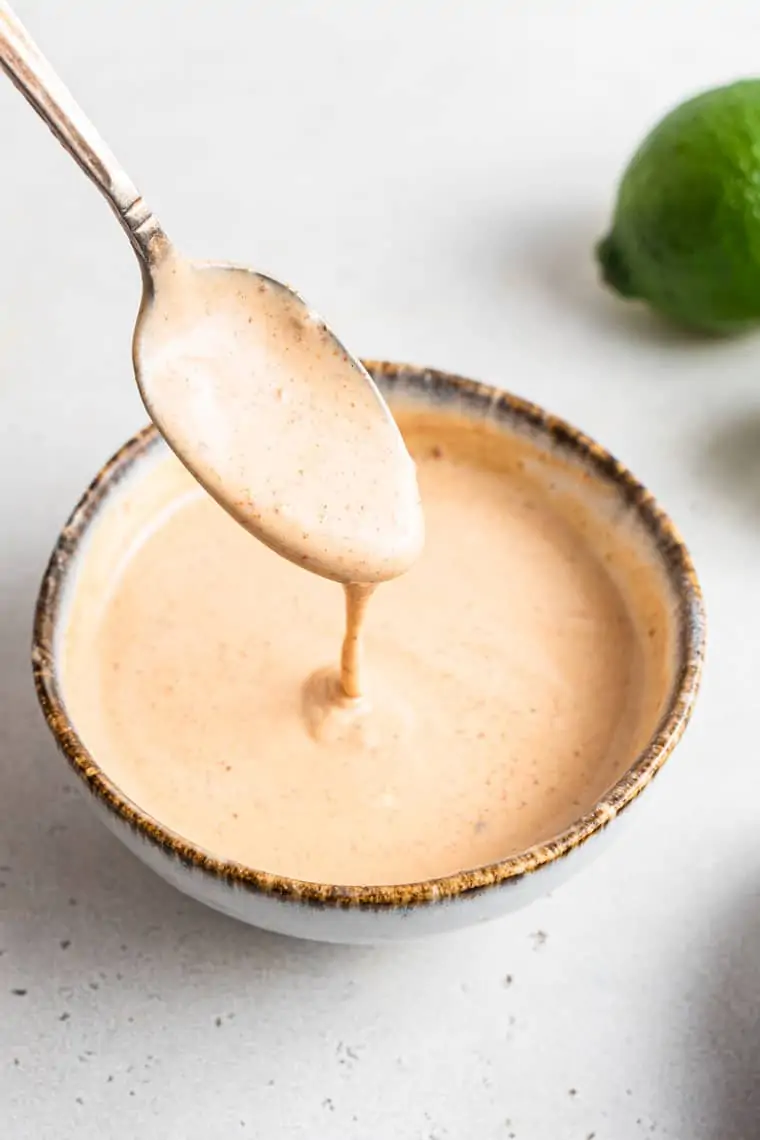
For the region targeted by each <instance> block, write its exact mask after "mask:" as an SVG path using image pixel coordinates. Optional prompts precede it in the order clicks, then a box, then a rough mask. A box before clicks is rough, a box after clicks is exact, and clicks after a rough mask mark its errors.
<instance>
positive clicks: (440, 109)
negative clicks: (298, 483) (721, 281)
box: [0, 0, 760, 1140]
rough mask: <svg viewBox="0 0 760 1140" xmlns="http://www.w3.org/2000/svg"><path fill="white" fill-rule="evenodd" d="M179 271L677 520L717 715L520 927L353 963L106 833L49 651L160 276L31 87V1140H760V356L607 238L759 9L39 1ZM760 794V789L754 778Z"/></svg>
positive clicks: (13, 942)
mask: <svg viewBox="0 0 760 1140" xmlns="http://www.w3.org/2000/svg"><path fill="white" fill-rule="evenodd" d="M18 9H19V12H20V14H21V15H22V17H23V18H25V19H26V21H27V22H28V24H29V25H30V27H31V28H32V30H33V31H34V32H35V33H36V34H37V35H38V37H39V39H40V41H41V42H42V44H43V46H44V47H45V48H47V49H48V50H49V53H50V55H51V56H52V58H53V60H54V62H56V63H57V64H58V65H59V67H60V68H61V70H62V72H63V74H64V75H65V76H66V77H67V78H68V79H69V80H70V81H71V83H72V86H73V87H74V89H75V91H76V93H77V94H78V95H79V96H80V97H81V99H82V101H83V102H84V104H85V105H86V106H87V107H88V108H89V109H90V110H91V111H92V112H93V114H94V117H95V118H96V120H97V122H98V124H99V126H100V127H101V129H102V131H103V133H104V134H105V135H106V137H107V138H108V139H109V141H110V142H111V144H112V146H113V148H114V149H115V150H116V152H117V153H118V154H119V155H120V156H121V157H122V159H123V161H124V163H125V165H126V166H127V168H128V169H129V170H130V172H131V173H133V176H134V177H135V179H136V180H137V181H138V183H139V184H140V186H141V188H143V189H144V191H145V193H146V195H148V197H149V199H150V200H151V202H152V203H153V204H154V206H155V209H156V211H157V212H158V214H159V216H160V217H161V219H162V220H163V222H164V224H165V226H166V228H167V231H168V232H169V233H170V235H171V236H172V237H173V238H175V240H176V241H177V242H178V243H179V244H180V245H181V246H182V247H183V248H184V249H185V250H186V251H187V252H188V253H190V254H193V255H196V256H201V257H203V256H211V257H219V258H232V259H239V260H242V261H244V262H250V263H251V264H254V265H256V266H257V267H260V268H262V269H264V270H270V271H272V272H273V273H275V274H277V275H280V276H283V277H285V278H286V279H289V280H291V281H292V282H294V283H296V284H297V285H298V286H299V287H300V288H301V289H302V290H303V291H304V292H305V294H306V296H307V297H308V298H309V299H310V300H312V301H313V303H314V304H315V305H317V306H318V307H319V308H320V309H321V310H322V311H323V312H324V314H325V316H326V317H327V318H328V319H329V320H331V321H332V322H333V323H334V325H335V327H336V328H337V329H338V330H340V333H341V335H342V336H344V337H345V338H346V340H347V341H348V343H349V344H351V345H353V346H355V348H356V349H357V351H360V352H363V353H364V354H366V355H376V356H383V357H387V358H390V359H393V358H397V359H404V358H406V359H411V360H414V361H418V362H423V363H428V364H432V365H439V366H441V367H444V368H450V369H452V370H459V371H462V372H465V373H468V374H470V375H473V376H476V377H480V378H482V379H484V380H489V381H493V382H496V383H504V384H507V385H510V386H512V387H513V388H515V389H516V390H517V391H519V392H521V393H524V394H526V395H528V396H530V397H532V398H534V399H536V400H539V401H541V402H544V403H546V404H548V405H549V406H551V407H552V408H554V409H555V410H557V411H558V412H560V413H562V414H564V415H566V416H568V417H569V418H571V419H573V420H575V421H576V422H578V423H579V424H580V425H582V426H583V427H585V428H586V429H588V430H589V431H590V432H592V433H593V434H595V435H597V436H598V437H599V438H600V439H601V440H603V441H604V442H605V443H606V444H607V445H608V446H610V447H611V448H613V449H614V450H616V451H617V452H618V453H619V454H620V455H621V457H622V458H623V459H624V460H626V461H627V462H628V463H629V464H630V465H631V467H632V468H633V469H634V471H635V472H636V473H637V474H638V475H640V476H641V477H642V478H644V479H645V480H647V481H648V482H649V483H650V484H651V486H652V487H653V489H654V490H655V491H656V492H657V493H658V494H659V495H660V496H661V497H662V499H663V501H664V502H665V504H666V506H667V507H668V508H669V509H670V510H671V511H672V513H673V514H674V516H675V518H676V520H677V522H678V523H679V524H680V526H681V528H682V529H683V531H684V532H685V535H686V537H687V539H688V540H689V542H690V544H691V546H692V550H693V554H694V556H695V559H696V561H697V565H698V567H699V569H700V571H701V574H702V577H703V581H704V585H705V589H706V593H707V603H708V616H709V619H710V648H709V655H708V669H707V675H706V679H705V684H704V690H703V696H702V700H701V702H700V706H699V708H698V710H697V714H696V716H695V720H694V723H693V725H692V728H691V729H690V731H689V733H688V734H687V738H686V740H685V742H684V744H683V745H682V746H681V748H680V749H679V752H678V753H677V755H676V758H675V759H674V761H673V762H672V765H671V767H670V770H669V773H668V776H667V777H666V778H664V779H663V780H662V781H661V783H660V786H659V795H654V796H653V798H652V802H651V805H650V810H649V811H648V812H641V813H639V815H638V818H634V819H633V820H632V826H631V827H630V828H629V829H628V831H627V833H625V834H624V835H623V837H622V839H621V841H620V842H619V843H618V844H617V845H613V846H612V847H611V848H610V849H609V852H608V853H607V854H605V856H604V857H603V858H602V859H601V860H600V861H599V862H597V863H596V864H595V865H593V866H592V867H591V868H590V869H589V870H587V871H586V872H585V873H584V874H583V875H582V876H580V877H578V878H576V879H574V880H573V881H571V882H570V883H569V884H567V885H566V886H564V887H562V888H561V889H560V890H558V891H557V892H556V893H555V895H554V896H553V897H551V898H549V899H548V900H546V901H544V902H542V903H538V904H536V905H535V906H534V907H533V908H532V909H530V910H528V911H525V912H522V913H520V914H517V915H515V916H512V917H510V918H507V919H505V920H503V921H502V922H500V923H497V924H495V925H493V926H491V927H486V928H482V929H479V930H477V931H474V932H471V933H464V934H458V935H452V936H449V937H444V938H443V939H440V940H437V941H432V942H429V943H423V944H418V945H411V946H406V947H404V946H401V947H392V948H387V949H382V950H344V949H340V948H329V947H324V946H323V947H320V946H314V945H307V944H298V943H291V942H286V941H282V940H279V939H277V938H274V937H269V936H266V935H263V934H258V933H256V932H255V931H253V930H250V929H247V928H246V927H244V926H241V925H237V924H236V923H235V922H233V921H231V920H227V919H225V918H223V917H221V916H220V915H217V914H214V913H212V912H210V911H207V910H204V909H203V908H202V907H201V906H199V905H197V904H194V903H192V902H190V901H189V900H188V899H185V898H182V897H181V896H180V895H178V894H176V893H174V892H173V891H172V890H171V889H170V888H169V887H167V886H165V885H164V884H163V883H162V882H160V881H159V880H158V879H157V878H155V877H154V876H153V875H151V873H150V872H149V871H147V870H146V869H145V868H144V867H142V866H141V865H140V864H139V863H138V862H137V861H136V860H135V859H133V858H132V857H131V856H130V855H129V854H128V853H127V852H126V851H124V850H123V849H122V848H121V847H120V846H119V845H118V843H117V842H116V840H115V839H113V838H112V837H111V836H110V835H109V834H108V833H107V832H106V830H105V829H104V828H102V827H101V825H100V824H99V823H98V822H97V821H96V819H95V818H94V816H92V815H91V814H90V812H89V810H88V809H87V807H86V805H85V803H84V801H83V800H82V799H81V798H80V797H79V795H78V794H77V793H76V791H75V789H74V788H73V786H72V780H71V779H70V778H69V776H68V773H67V771H66V769H65V767H64V764H63V762H62V760H61V759H60V758H59V757H58V756H57V755H56V753H55V750H54V748H53V745H52V743H51V741H50V739H49V738H48V735H47V732H46V729H45V727H44V725H43V723H42V720H41V717H40V715H39V714H38V712H37V708H36V705H35V700H34V696H33V693H32V686H31V681H30V676H29V668H28V662H27V655H28V650H27V645H28V641H29V628H30V616H31V609H32V604H33V599H34V595H35V591H36V587H37V582H38V579H39V576H40V574H41V571H42V568H43V565H44V562H45V560H46V558H47V555H48V552H49V549H50V546H51V544H52V542H53V539H54V536H55V533H56V531H57V529H58V527H59V525H60V523H61V522H62V520H63V518H64V517H65V515H66V514H67V512H68V510H69V508H70V506H71V504H72V502H73V500H74V498H75V497H76V496H77V495H78V494H79V492H80V491H81V489H82V487H83V485H84V484H85V482H86V481H87V480H88V479H89V478H90V476H91V475H92V474H93V472H94V471H95V469H96V468H97V467H98V465H99V464H100V462H101V461H102V460H103V459H104V458H105V457H106V456H107V455H108V454H109V453H110V452H111V451H113V450H114V448H115V447H116V446H117V445H118V444H119V443H120V442H121V441H122V440H123V439H124V438H125V437H126V436H127V435H128V434H130V433H131V432H132V431H133V430H134V429H135V428H136V427H137V426H138V425H140V424H141V423H142V422H143V418H144V416H143V413H142V411H141V407H140V404H139V400H138V397H137V394H136V391H135V389H134V386H133V384H132V380H131V374H130V364H129V339H130V333H131V326H132V320H133V315H134V310H135V306H136V303H137V298H138V274H137V269H136V266H135V265H134V264H133V262H132V254H131V252H130V250H129V247H128V244H127V242H126V241H125V240H124V238H123V236H122V234H121V233H120V231H119V229H118V227H117V226H116V224H115V223H114V221H113V219H112V218H111V216H110V214H109V212H108V210H107V208H106V207H105V206H104V205H103V204H102V203H101V201H100V200H99V199H98V197H97V195H96V193H95V191H94V190H92V189H91V188H90V187H89V186H88V185H87V184H86V182H85V181H84V179H83V178H82V177H81V175H80V174H79V172H78V171H77V170H76V169H75V167H74V166H73V164H71V162H70V160H69V159H68V158H67V157H66V156H65V155H64V154H63V152H62V151H60V150H59V149H58V148H57V147H56V146H55V145H54V143H53V142H52V141H51V140H50V139H49V138H48V137H47V134H46V132H45V130H44V128H42V126H41V125H40V124H39V123H38V122H37V120H36V119H35V117H34V116H33V114H32V112H31V111H30V110H29V109H28V108H27V107H26V106H25V105H24V103H23V101H22V100H21V99H20V98H19V96H18V95H17V94H16V92H15V91H14V90H13V89H12V87H11V86H10V84H9V83H7V82H5V81H3V82H2V83H0V131H1V132H2V136H1V137H2V148H3V162H2V179H0V216H1V217H2V242H1V243H0V367H1V368H2V383H1V384H0V401H2V412H1V414H0V474H1V476H2V481H1V483H0V525H1V526H2V533H3V543H2V557H0V868H2V870H1V871H0V883H2V887H0V951H2V953H1V955H0V1134H2V1136H3V1138H4V1140H5V1138H6V1137H7V1138H8V1140H69V1138H70V1137H78V1136H85V1135H87V1136H90V1135H92V1136H98V1137H99V1138H100V1140H133V1138H134V1137H136V1136H140V1137H145V1138H150V1140H152V1138H153V1137H161V1138H162V1140H216V1138H221V1140H227V1138H229V1137H237V1136H240V1137H247V1136H251V1137H261V1138H263V1140H280V1138H283V1140H285V1138H290V1137H297V1136H298V1137H300V1136H304V1137H310V1138H313V1137H320V1138H325V1140H363V1138H368V1140H369V1138H372V1140H376V1138H378V1137H383V1138H385V1137H394V1140H418V1138H420V1140H458V1138H462V1140H472V1138H473V1137H478V1138H479V1140H502V1138H503V1140H509V1138H510V1137H513V1138H515V1140H590V1138H591V1137H594V1140H638V1138H640V1137H645V1136H646V1137H650V1136H654V1137H657V1138H668V1140H755V1137H756V1136H757V1134H758V1132H760V1125H758V1121H759V1120H760V1077H759V1076H758V1058H759V1057H760V1013H759V1012H758V1002H759V1001H760V843H758V824H759V822H760V780H759V779H758V776H757V744H756V738H757V717H758V711H759V709H758V698H757V676H758V667H759V666H760V616H759V614H760V609H759V608H758V602H759V601H760V575H759V573H758V559H759V558H760V340H758V339H757V338H755V339H754V340H752V339H749V340H746V341H744V342H740V343H730V344H720V343H716V344H707V345H693V344H685V343H683V342H682V341H681V340H680V339H679V338H678V337H675V336H672V335H670V334H668V333H667V332H665V331H663V330H662V329H661V328H660V327H659V326H657V325H656V324H654V323H652V322H651V321H649V320H648V319H647V318H645V317H644V316H643V315H641V314H639V313H637V312H635V311H633V310H628V309H625V308H623V307H621V306H620V305H618V304H616V303H615V302H614V301H613V300H612V299H610V298H609V297H607V296H606V295H605V294H604V293H603V292H602V291H601V290H600V289H599V288H597V286H596V284H595V281H594V273H593V269H592V267H591V265H590V262H589V248H590V245H591V243H592V241H593V240H594V238H595V237H596V236H597V235H598V234H599V232H600V230H601V228H602V227H603V224H604V221H605V218H606V214H607V210H608V207H609V204H610V200H611V195H612V189H613V184H614V181H615V179H616V176H617V174H618V172H619V170H620V168H621V166H622V164H623V163H624V162H625V160H626V159H627V157H628V154H629V152H630V150H631V149H632V147H633V146H634V144H635V143H636V142H637V141H638V138H639V136H640V135H641V134H642V132H643V131H644V130H645V129H646V128H647V127H648V126H649V125H650V124H651V122H652V121H653V120H654V119H655V118H656V117H657V116H658V115H659V114H660V113H661V112H663V111H664V110H665V109H666V108H667V107H668V106H669V105H670V104H671V103H673V102H675V101H677V100H679V99H680V98H681V97H682V96H684V95H685V94H687V93H689V92H690V91H691V90H693V89H695V88H699V87H701V86H703V85H708V84H711V83H713V82H719V81H723V80H727V79H730V78H733V77H735V76H737V75H740V74H748V73H753V72H755V71H756V70H757V69H758V66H759V65H758V58H759V57H758V51H757V48H758V43H760V9H758V7H757V5H756V4H754V3H751V2H750V0H745V2H742V0H724V2H723V3H722V4H720V5H717V4H714V3H710V2H708V0H659V3H654V2H651V3H650V2H645V0H614V3H611V2H610V0H584V3H579V2H568V0H543V2H538V3H534V4H505V3H502V2H499V0H471V2H470V3H467V4H465V3H453V2H448V3H445V2H444V0H388V2H387V3H385V4H382V5H381V4H372V3H369V2H368V0H322V2H321V3H316V2H312V0H301V2H297V0H278V3H263V2H257V3H244V2H243V0H220V2H218V3H217V4H214V5H211V4H208V5H206V4H203V5H202V4H186V3H181V2H180V0H161V3H158V4H157V3H155V2H154V3H150V2H149V0H131V2H130V3H129V4H126V3H110V4H103V3H101V2H99V0H77V3H75V4H67V5H62V4H60V3H57V2H56V3H54V0H19V3H18ZM753 789H756V790H753Z"/></svg>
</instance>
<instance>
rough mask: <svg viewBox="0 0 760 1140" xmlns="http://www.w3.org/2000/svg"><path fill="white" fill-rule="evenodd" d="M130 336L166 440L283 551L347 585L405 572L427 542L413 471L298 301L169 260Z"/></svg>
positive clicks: (387, 424)
mask: <svg viewBox="0 0 760 1140" xmlns="http://www.w3.org/2000/svg"><path fill="white" fill-rule="evenodd" d="M153 284H154V293H153V296H152V299H151V300H150V302H149V303H148V305H147V307H146V309H145V311H144V313H143V314H142V317H141V320H140V322H139V323H138V330H139V331H138V332H137V334H136V337H135V347H134V357H135V368H136V374H137V378H138V383H139V386H140V391H141V393H142V395H143V398H144V400H145V403H146V405H147V407H148V410H149V412H150V414H151V417H152V419H153V420H154V422H155V423H156V424H157V426H158V427H159V429H160V431H161V433H162V434H163V436H164V437H165V439H166V440H167V442H168V443H169V445H170V446H171V447H172V448H173V449H174V450H175V451H176V453H177V454H178V456H179V457H180V459H182V461H183V462H184V463H186V465H187V466H188V468H189V469H190V470H191V471H192V472H193V474H194V475H195V477H196V478H197V479H198V480H199V482H200V483H201V484H202V485H203V486H204V487H205V488H206V490H207V491H209V493H210V494H211V495H213V497H214V498H215V499H216V500H217V502H219V503H220V504H221V505H222V506H223V507H225V509H226V510H228V511H229V512H230V514H231V515H233V517H234V518H235V519H236V520H237V521H238V522H239V523H241V524H242V525H243V526H244V527H245V528H246V529H247V530H249V531H250V532H251V533H252V534H254V535H256V537H257V538H260V539H261V540H262V541H264V542H265V543H267V545H269V546H271V547H272V549H274V550H276V551H277V552H278V553H279V554H282V555H284V556H285V557H286V558H289V559H290V560H292V561H294V562H296V563H297V564H299V565H301V566H305V567H306V568H307V569H309V570H313V571H314V572H315V573H317V574H321V575H323V576H325V577H327V578H333V579H335V580H336V581H339V582H344V583H352V582H357V583H367V582H381V581H386V580H387V579H389V578H394V577H396V576H397V575H398V574H403V573H404V572H405V571H406V570H408V568H409V566H411V565H412V563H413V562H414V561H415V559H416V558H417V556H418V555H419V552H420V550H421V548H422V544H423V529H424V528H423V519H422V511H421V508H420V500H419V490H418V487H417V480H416V473H415V469H414V464H413V463H412V461H411V459H410V457H409V454H408V452H407V450H406V448H405V446H404V442H403V439H402V437H401V435H400V433H399V431H398V429H397V427H396V424H395V422H394V421H393V418H392V417H391V415H390V412H389V411H388V408H387V406H386V404H385V401H384V400H383V399H382V397H381V396H380V393H379V392H378V390H377V388H376V387H375V385H374V383H373V382H372V380H371V379H370V377H369V376H368V374H367V373H366V371H365V370H364V369H363V368H362V367H361V366H360V365H359V364H358V363H357V362H356V361H355V360H354V359H353V358H352V357H350V356H349V355H348V354H347V353H346V351H345V349H344V348H343V347H342V345H340V344H339V343H338V342H337V341H336V340H335V338H334V336H333V334H332V333H331V332H330V331H329V330H328V329H327V328H326V327H325V325H324V323H323V322H322V320H321V319H320V318H319V317H317V316H316V314H314V313H313V312H311V311H310V310H309V309H308V308H307V307H306V305H305V304H304V303H303V301H302V300H301V299H300V298H299V297H297V296H296V295H295V294H293V293H292V292H290V291H289V290H288V289H286V288H285V287H284V286H283V285H280V284H278V283H277V282H275V281H272V280H271V279H269V278H266V277H262V276H260V275H259V274H255V273H250V272H249V271H247V270H243V269H231V268H223V267H203V266H194V265H192V264H189V263H187V262H183V261H181V260H180V259H178V258H176V257H174V256H172V255H169V256H168V257H167V258H166V260H165V261H164V262H162V263H161V264H160V265H159V266H158V268H157V269H156V270H155V271H154V273H153Z"/></svg>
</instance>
